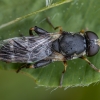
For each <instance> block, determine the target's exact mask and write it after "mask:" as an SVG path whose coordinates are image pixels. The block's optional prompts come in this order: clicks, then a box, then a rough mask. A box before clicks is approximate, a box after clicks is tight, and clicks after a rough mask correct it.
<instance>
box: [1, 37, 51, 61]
mask: <svg viewBox="0 0 100 100" xmlns="http://www.w3.org/2000/svg"><path fill="white" fill-rule="evenodd" d="M51 45H52V39H51V37H50V36H34V37H15V38H10V39H6V40H3V41H1V43H0V60H3V61H6V62H13V63H15V62H18V63H33V62H37V61H39V60H42V59H44V58H46V57H48V56H49V55H51V54H52V51H51Z"/></svg>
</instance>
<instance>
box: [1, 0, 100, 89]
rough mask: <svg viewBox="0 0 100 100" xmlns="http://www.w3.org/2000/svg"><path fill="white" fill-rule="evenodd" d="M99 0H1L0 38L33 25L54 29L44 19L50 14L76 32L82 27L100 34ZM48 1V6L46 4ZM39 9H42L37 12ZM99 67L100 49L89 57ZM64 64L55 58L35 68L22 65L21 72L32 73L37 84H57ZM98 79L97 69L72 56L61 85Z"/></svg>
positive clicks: (85, 83) (12, 66) (6, 67)
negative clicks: (73, 58)
mask: <svg viewBox="0 0 100 100" xmlns="http://www.w3.org/2000/svg"><path fill="white" fill-rule="evenodd" d="M99 4H100V1H99V0H97V1H95V0H73V1H72V2H70V0H54V1H53V0H51V1H50V0H46V1H44V0H41V1H40V0H34V2H33V0H28V1H27V0H24V1H20V0H17V1H12V2H10V0H1V1H0V39H1V40H2V39H7V38H11V37H17V36H19V34H20V33H22V34H24V35H25V36H26V35H28V30H29V28H30V27H32V26H39V27H41V28H43V29H45V30H47V31H49V32H55V31H54V30H53V29H52V28H51V27H50V26H49V25H48V23H47V22H46V20H45V19H46V17H50V19H51V21H52V22H53V24H54V25H55V26H62V27H63V30H65V31H69V32H70V31H71V32H79V31H80V30H82V29H88V30H91V31H94V32H95V33H97V34H98V36H99V37H100V13H99V11H100V8H99ZM46 5H48V6H46ZM40 12H41V13H40ZM88 59H89V60H90V61H91V62H92V63H93V64H94V65H95V66H96V67H97V68H100V66H99V65H100V63H99V59H100V53H98V54H97V55H95V56H94V57H90V58H88ZM19 66H20V64H11V63H10V64H6V63H5V62H2V61H1V63H0V69H3V70H14V71H15V70H16V69H17V68H18V67H19ZM63 69H64V66H63V64H62V63H61V62H55V63H52V64H50V65H48V66H47V67H44V68H38V69H23V70H22V71H21V72H22V73H25V74H26V75H29V76H30V77H32V78H33V79H34V80H35V82H36V83H37V84H38V85H40V86H46V87H47V86H48V87H58V86H59V80H60V77H61V73H62V71H63ZM99 80H100V73H98V72H96V71H94V70H93V69H92V68H91V67H90V66H89V65H88V64H87V63H86V62H85V61H83V60H81V59H75V60H70V61H68V68H67V71H66V73H65V75H64V80H63V84H62V86H63V87H66V88H67V87H72V86H88V85H89V84H91V83H94V82H98V81H99Z"/></svg>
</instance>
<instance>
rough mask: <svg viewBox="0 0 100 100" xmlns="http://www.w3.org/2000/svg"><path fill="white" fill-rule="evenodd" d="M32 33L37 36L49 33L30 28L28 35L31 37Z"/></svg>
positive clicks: (37, 28)
mask: <svg viewBox="0 0 100 100" xmlns="http://www.w3.org/2000/svg"><path fill="white" fill-rule="evenodd" d="M32 31H35V32H36V33H37V34H38V35H45V34H47V33H49V32H47V31H45V30H43V29H42V28H39V27H37V26H35V27H32V28H30V29H29V35H30V36H33V32H32Z"/></svg>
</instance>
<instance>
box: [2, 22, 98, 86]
mask: <svg viewBox="0 0 100 100" xmlns="http://www.w3.org/2000/svg"><path fill="white" fill-rule="evenodd" d="M49 23H50V22H49ZM50 24H51V23H50ZM51 26H53V25H52V24H51ZM57 28H59V29H60V31H59V32H56V33H50V32H47V31H45V30H44V29H42V28H39V27H37V26H35V27H32V28H30V30H29V34H30V36H27V37H14V38H10V39H6V40H3V42H2V43H1V44H0V45H1V47H0V60H2V61H6V62H11V63H27V66H23V67H26V68H40V67H43V66H45V65H48V64H49V63H52V62H54V61H62V62H63V64H64V70H63V72H62V75H61V78H60V86H61V85H62V82H63V76H64V73H65V71H66V68H67V60H72V59H76V58H81V59H83V60H85V61H86V62H87V63H88V64H89V65H90V66H91V67H92V68H93V69H94V70H96V71H97V72H100V70H99V69H97V68H96V67H95V66H94V65H93V64H92V63H91V62H90V61H89V60H88V59H87V58H86V57H85V55H86V56H88V57H91V56H94V55H95V54H97V52H98V51H99V46H100V40H99V39H98V36H97V35H96V34H95V33H94V32H92V31H84V30H82V31H80V32H77V33H72V32H66V31H63V30H62V28H61V27H56V28H54V29H57ZM33 31H35V32H36V33H37V36H36V35H34V34H33ZM33 62H34V64H33ZM23 67H21V68H23ZM21 68H19V69H18V71H17V72H19V70H20V69H21Z"/></svg>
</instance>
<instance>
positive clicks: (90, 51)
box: [85, 31, 99, 57]
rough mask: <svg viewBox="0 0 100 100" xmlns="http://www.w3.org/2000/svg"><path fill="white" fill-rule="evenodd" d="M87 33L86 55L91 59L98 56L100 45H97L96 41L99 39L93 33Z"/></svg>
mask: <svg viewBox="0 0 100 100" xmlns="http://www.w3.org/2000/svg"><path fill="white" fill-rule="evenodd" d="M85 33H86V34H85V37H86V45H87V50H86V52H87V53H86V55H87V56H89V57H91V56H94V55H95V54H97V53H98V51H99V45H98V44H96V40H97V39H98V36H97V35H96V34H95V33H94V32H92V31H86V32H85Z"/></svg>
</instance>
